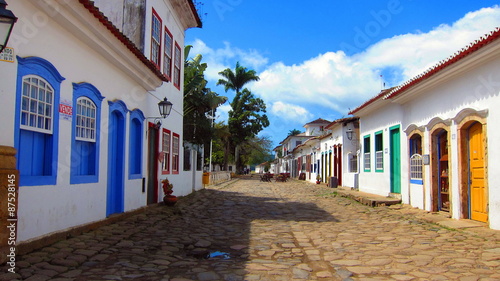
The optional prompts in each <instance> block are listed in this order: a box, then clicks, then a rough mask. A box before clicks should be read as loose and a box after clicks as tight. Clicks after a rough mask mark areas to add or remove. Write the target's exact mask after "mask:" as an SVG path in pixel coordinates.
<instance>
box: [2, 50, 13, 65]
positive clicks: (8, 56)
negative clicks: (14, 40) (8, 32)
mask: <svg viewBox="0 0 500 281" xmlns="http://www.w3.org/2000/svg"><path fill="white" fill-rule="evenodd" d="M0 61H6V62H14V48H9V47H5V49H3V51H2V52H1V53H0Z"/></svg>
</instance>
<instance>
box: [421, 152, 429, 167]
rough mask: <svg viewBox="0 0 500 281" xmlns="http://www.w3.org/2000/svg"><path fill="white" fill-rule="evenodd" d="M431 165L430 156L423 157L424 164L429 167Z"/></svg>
mask: <svg viewBox="0 0 500 281" xmlns="http://www.w3.org/2000/svg"><path fill="white" fill-rule="evenodd" d="M430 163H431V157H430V156H429V154H425V155H422V164H424V165H429V164H430Z"/></svg>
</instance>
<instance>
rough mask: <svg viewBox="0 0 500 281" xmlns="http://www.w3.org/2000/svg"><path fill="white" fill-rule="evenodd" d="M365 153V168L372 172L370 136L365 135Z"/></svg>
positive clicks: (366, 170)
mask: <svg viewBox="0 0 500 281" xmlns="http://www.w3.org/2000/svg"><path fill="white" fill-rule="evenodd" d="M363 155H364V163H363V166H364V169H365V172H370V170H371V160H372V159H371V152H370V136H369V135H368V136H365V138H364V140H363Z"/></svg>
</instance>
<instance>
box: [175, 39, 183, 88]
mask: <svg viewBox="0 0 500 281" xmlns="http://www.w3.org/2000/svg"><path fill="white" fill-rule="evenodd" d="M181 57H182V51H181V47H180V46H179V44H177V41H176V42H175V52H174V74H173V75H174V86H175V87H176V88H177V89H179V90H180V89H181V67H182V62H181Z"/></svg>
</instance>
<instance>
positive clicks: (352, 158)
mask: <svg viewBox="0 0 500 281" xmlns="http://www.w3.org/2000/svg"><path fill="white" fill-rule="evenodd" d="M349 172H350V173H357V172H358V155H356V154H349Z"/></svg>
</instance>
